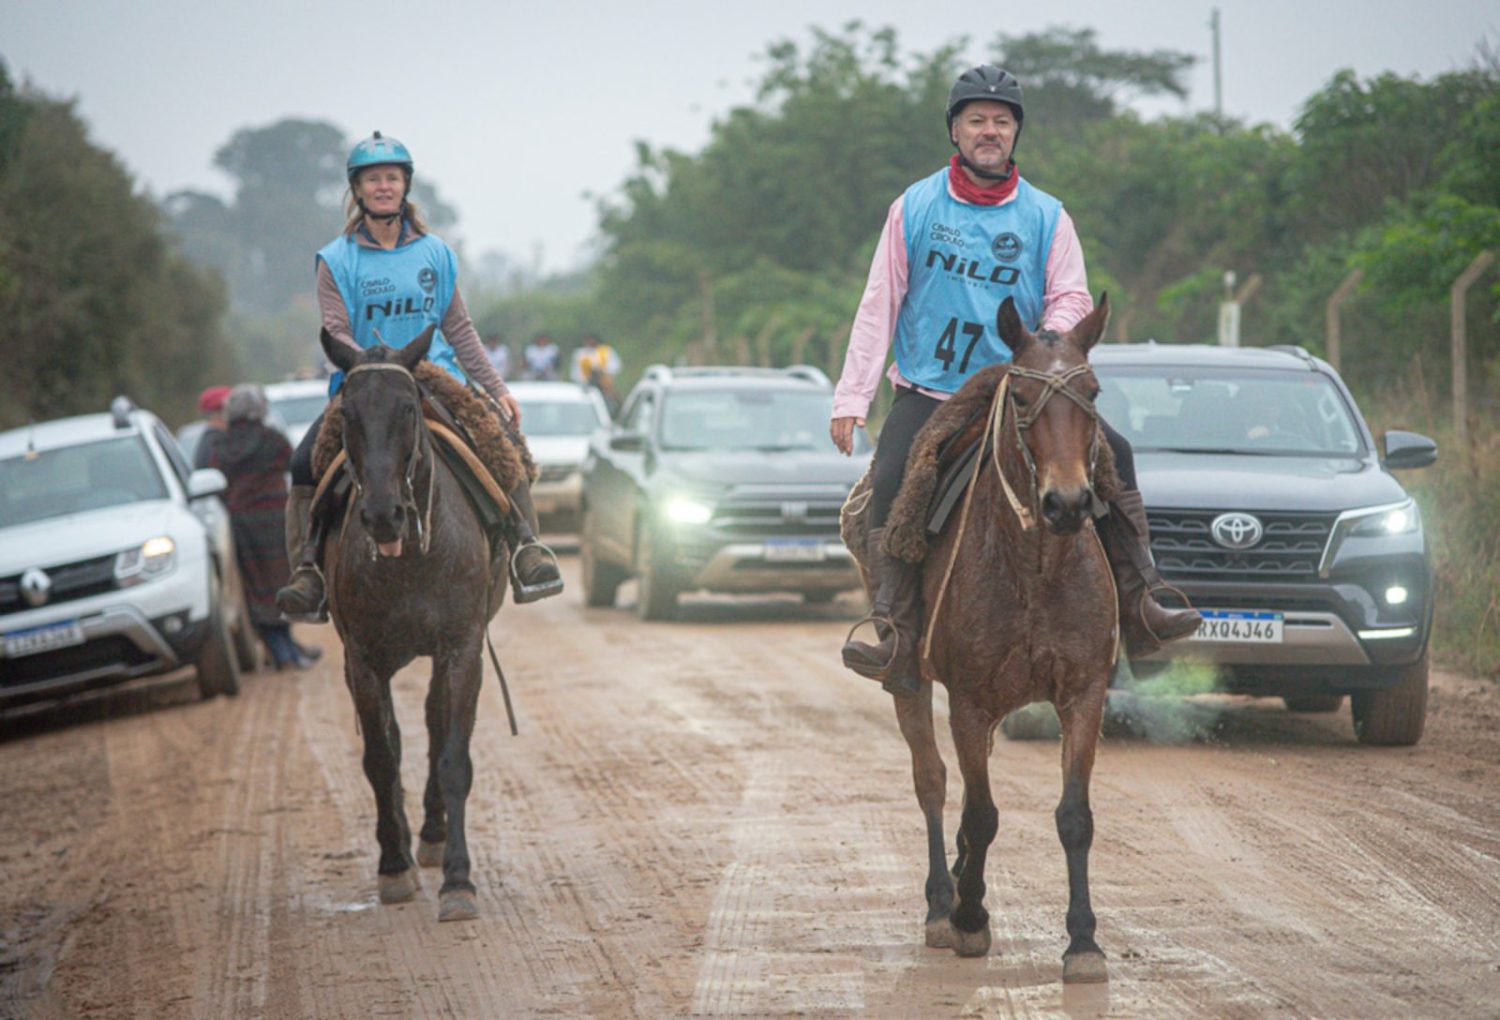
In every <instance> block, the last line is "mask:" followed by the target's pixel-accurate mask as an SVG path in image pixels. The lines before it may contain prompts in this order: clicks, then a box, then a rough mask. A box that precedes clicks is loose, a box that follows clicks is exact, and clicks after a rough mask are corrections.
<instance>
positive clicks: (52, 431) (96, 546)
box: [0, 398, 258, 707]
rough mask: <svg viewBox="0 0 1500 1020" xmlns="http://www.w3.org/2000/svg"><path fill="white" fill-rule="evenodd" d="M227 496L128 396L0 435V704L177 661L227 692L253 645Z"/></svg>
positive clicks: (207, 688)
mask: <svg viewBox="0 0 1500 1020" xmlns="http://www.w3.org/2000/svg"><path fill="white" fill-rule="evenodd" d="M224 488H225V480H224V476H223V474H221V473H220V472H218V471H215V470H205V471H194V470H192V468H191V467H189V465H188V463H187V460H186V459H185V458H184V457H183V455H182V451H181V449H180V448H179V447H178V446H177V443H176V441H175V440H174V439H173V438H172V436H171V434H170V433H169V432H168V431H167V430H166V428H165V427H164V426H163V425H162V423H161V422H160V421H159V420H158V419H157V418H156V417H155V416H154V415H152V414H150V413H149V412H146V411H142V410H138V409H136V408H134V407H133V406H132V405H131V404H130V402H129V401H128V400H126V399H125V398H117V399H116V400H115V403H114V404H113V405H112V408H111V412H110V413H109V414H93V415H84V416H81V417H77V418H64V419H61V420H58V421H51V422H46V423H42V424H37V425H31V426H27V427H25V428H19V429H13V430H11V431H9V432H4V433H0V707H11V706H13V705H19V704H24V703H27V702H35V701H42V700H51V699H56V698H59V697H63V696H66V695H68V694H72V693H74V692H76V691H80V690H83V689H86V688H90V687H96V686H102V685H105V684H111V683H117V682H119V681H122V680H126V679H130V678H132V677H138V676H145V675H148V674H154V673H165V672H168V671H170V670H174V669H177V668H179V667H181V666H186V665H193V666H196V667H197V672H198V686H199V689H200V691H201V692H202V694H203V696H204V697H205V698H209V697H213V696H214V695H216V694H235V693H238V691H239V674H240V670H241V668H244V669H253V668H254V665H255V662H256V659H257V652H258V646H257V643H256V641H255V638H254V635H253V633H252V631H251V626H250V620H249V616H248V614H247V613H246V612H245V611H244V608H243V607H244V597H243V594H242V589H241V586H240V579H239V571H238V569H237V567H236V563H235V554H234V544H233V541H234V540H233V538H232V537H231V533H230V528H229V514H228V512H227V511H226V510H225V509H224V505H223V504H222V503H221V502H220V501H219V500H218V498H217V496H218V494H219V493H221V492H223V491H224Z"/></svg>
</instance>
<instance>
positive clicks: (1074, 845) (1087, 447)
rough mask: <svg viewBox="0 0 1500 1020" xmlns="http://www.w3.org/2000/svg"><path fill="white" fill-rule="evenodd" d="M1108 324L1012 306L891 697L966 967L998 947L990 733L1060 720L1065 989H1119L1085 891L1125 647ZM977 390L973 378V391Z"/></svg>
mask: <svg viewBox="0 0 1500 1020" xmlns="http://www.w3.org/2000/svg"><path fill="white" fill-rule="evenodd" d="M1108 317H1109V300H1108V297H1107V296H1101V299H1100V302H1099V306H1098V307H1097V308H1096V309H1094V311H1092V312H1091V313H1090V314H1089V315H1088V316H1086V317H1085V318H1084V319H1083V320H1082V321H1081V322H1079V323H1078V324H1077V326H1075V327H1074V328H1073V329H1072V330H1070V331H1069V332H1068V333H1066V334H1063V335H1058V334H1057V333H1054V332H1049V331H1045V330H1044V331H1042V332H1039V333H1036V334H1033V333H1031V332H1030V331H1029V330H1027V329H1026V327H1025V326H1024V324H1023V323H1022V322H1021V319H1020V316H1019V315H1018V314H1017V312H1016V308H1015V303H1014V302H1013V301H1012V300H1010V299H1008V298H1007V299H1006V301H1005V302H1004V304H1002V305H1001V307H1000V309H999V312H998V314H997V316H996V325H997V327H998V329H999V334H1000V337H1001V338H1002V339H1003V340H1004V341H1005V343H1006V345H1007V346H1008V347H1009V348H1010V349H1011V351H1012V352H1013V355H1014V357H1013V360H1012V361H1011V363H1010V364H1009V365H1000V366H994V367H992V368H987V369H985V370H984V372H985V373H990V376H989V378H988V380H987V382H988V384H989V385H991V386H993V387H994V390H995V395H994V398H993V400H992V401H991V402H990V404H989V414H988V416H987V417H986V418H984V419H982V420H981V421H980V422H976V423H975V424H974V425H973V426H971V429H970V431H971V432H972V431H979V430H981V429H982V431H980V432H979V437H978V441H979V442H980V443H982V444H983V445H982V446H981V447H980V451H979V460H978V466H977V467H976V469H975V473H974V476H973V478H972V480H971V482H970V486H969V489H968V491H967V493H966V495H965V497H964V498H965V502H964V504H963V509H962V511H961V512H960V513H959V515H958V518H959V519H958V523H957V525H956V526H954V525H953V524H951V523H950V525H949V526H948V528H947V529H946V530H945V531H944V532H943V533H942V534H941V535H939V536H937V537H936V538H935V539H933V541H932V544H931V546H930V548H929V550H928V554H927V558H926V560H925V562H924V568H923V585H922V587H923V597H924V605H925V606H926V607H927V620H926V626H925V628H924V630H925V638H924V644H923V647H922V648H921V651H922V653H923V654H922V659H921V662H922V670H921V672H922V686H921V690H920V692H919V693H918V694H917V695H916V696H914V697H906V698H902V697H898V698H895V699H894V701H895V706H896V715H897V719H898V721H899V723H900V726H901V733H902V735H903V736H904V737H905V738H906V742H907V745H908V747H909V748H910V749H911V756H912V773H913V778H914V780H915V785H916V793H917V800H918V802H919V804H920V805H921V808H922V813H923V815H924V816H925V818H926V822H927V847H928V857H929V870H928V875H927V883H926V895H927V903H928V912H927V918H926V941H927V944H928V945H929V946H947V947H951V948H952V949H953V950H954V951H955V952H957V953H958V955H960V956H983V955H985V954H987V953H988V952H989V948H990V931H989V914H988V912H987V911H986V910H985V908H984V894H985V885H984V866H985V855H986V853H987V851H988V849H989V846H990V843H991V841H992V840H993V839H994V837H995V833H996V830H997V828H998V813H997V811H996V809H995V803H994V799H993V797H992V795H991V791H990V778H989V754H990V748H991V742H992V738H993V733H994V729H995V727H996V725H997V724H998V723H999V722H1000V721H1001V720H1002V719H1004V718H1005V716H1006V715H1007V714H1009V713H1010V712H1012V711H1014V710H1016V709H1018V708H1021V707H1022V706H1024V705H1026V704H1028V703H1030V702H1033V701H1050V702H1051V703H1052V704H1053V705H1054V706H1055V707H1056V709H1057V714H1058V717H1059V719H1060V721H1061V724H1062V773H1063V788H1062V798H1061V800H1060V802H1059V803H1058V805H1057V810H1056V813H1055V820H1056V825H1057V833H1058V837H1059V839H1060V840H1061V842H1062V846H1063V850H1064V853H1065V856H1066V859H1067V868H1068V912H1067V931H1068V935H1069V938H1070V942H1069V944H1068V947H1067V950H1066V951H1065V952H1064V953H1063V980H1064V981H1067V982H1074V981H1079V982H1085V981H1104V980H1107V976H1108V975H1107V968H1106V965H1105V957H1104V953H1103V952H1102V951H1101V950H1100V948H1099V946H1098V944H1097V943H1096V942H1095V941H1094V929H1095V918H1094V912H1093V908H1092V906H1091V904H1090V901H1089V883H1088V857H1089V847H1090V845H1091V843H1092V842H1093V833H1094V822H1093V814H1092V812H1091V810H1090V808H1089V777H1090V774H1091V772H1092V770H1093V766H1094V752H1095V748H1096V746H1097V744H1098V740H1099V728H1100V723H1101V720H1102V718H1103V713H1104V706H1105V694H1106V691H1107V689H1108V687H1109V681H1110V675H1111V672H1112V669H1113V666H1114V661H1115V654H1116V645H1117V638H1118V624H1117V622H1116V621H1117V618H1118V617H1117V606H1116V592H1115V587H1114V579H1113V576H1112V574H1111V572H1110V566H1109V562H1108V561H1107V559H1106V558H1105V554H1104V550H1103V547H1102V546H1101V544H1100V542H1099V539H1098V537H1097V535H1096V534H1095V531H1094V526H1093V522H1092V518H1091V510H1092V508H1093V507H1095V506H1096V505H1097V503H1096V493H1095V492H1094V489H1093V487H1092V485H1093V481H1094V469H1095V466H1096V459H1097V458H1098V457H1100V455H1101V451H1105V453H1106V455H1107V449H1108V448H1107V446H1106V444H1105V443H1104V439H1103V436H1102V434H1101V433H1100V431H1099V428H1098V414H1097V412H1096V410H1095V408H1094V398H1095V397H1096V396H1097V395H1098V392H1099V384H1098V382H1097V381H1096V380H1095V378H1094V375H1093V372H1092V371H1091V370H1090V368H1089V366H1088V352H1089V350H1090V349H1091V348H1092V347H1093V346H1094V345H1095V344H1096V343H1097V342H1098V341H1099V338H1100V337H1101V336H1102V335H1103V334H1104V328H1105V325H1106V323H1107V321H1108ZM981 374H983V373H981ZM997 378H998V379H999V382H998V384H997V383H996V380H997ZM979 382H980V380H979V379H978V378H977V377H976V379H974V380H971V382H970V384H969V385H970V386H973V385H975V384H979ZM966 388H967V387H966ZM961 392H962V391H961ZM920 443H921V439H920V438H919V439H918V444H919V445H920ZM1110 463H1111V464H1112V461H1111V462H1110ZM1109 474H1110V477H1113V469H1112V467H1111V468H1110V469H1109ZM887 530H888V531H889V528H888V529H887ZM934 682H935V683H941V684H943V686H945V687H946V688H947V689H948V704H949V710H950V717H951V718H950V724H951V728H952V732H953V742H954V745H955V746H956V749H957V752H958V766H959V770H960V772H961V773H962V776H963V783H964V796H963V811H962V815H961V820H960V824H959V830H958V837H957V841H956V842H957V859H956V861H955V863H954V865H953V871H952V874H951V875H950V873H949V871H948V869H947V867H946V860H945V856H944V855H945V850H944V846H943V802H944V798H945V795H946V786H947V777H946V772H945V769H944V766H943V761H942V758H941V756H940V755H939V753H938V747H937V742H936V740H935V738H934V734H933V719H932V690H933V686H932V685H933V683H934ZM955 879H956V880H957V882H956V884H957V890H956V892H957V897H956V902H955Z"/></svg>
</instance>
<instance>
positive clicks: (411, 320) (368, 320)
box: [276, 131, 562, 620]
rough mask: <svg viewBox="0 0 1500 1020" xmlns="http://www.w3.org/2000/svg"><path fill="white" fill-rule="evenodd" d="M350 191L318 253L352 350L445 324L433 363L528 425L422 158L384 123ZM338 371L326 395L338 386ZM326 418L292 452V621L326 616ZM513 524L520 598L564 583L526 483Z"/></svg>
mask: <svg viewBox="0 0 1500 1020" xmlns="http://www.w3.org/2000/svg"><path fill="white" fill-rule="evenodd" d="M345 169H346V171H347V177H348V181H349V196H348V200H347V202H346V211H347V213H348V217H349V220H348V223H347V224H345V226H344V231H343V233H342V234H340V235H339V236H338V237H336V238H334V239H333V240H332V241H330V242H329V243H328V244H327V245H325V246H324V247H323V249H322V250H321V251H319V252H318V254H317V271H318V307H319V310H320V311H321V313H322V319H323V327H324V328H325V329H326V330H327V331H328V332H329V333H330V334H331V335H332V336H333V337H334V339H335V340H337V341H339V342H341V343H344V344H346V345H348V346H349V347H350V348H351V350H354V351H358V350H360V349H361V348H363V349H368V348H371V347H374V346H376V345H378V344H384V345H385V346H387V347H393V348H400V347H404V346H405V345H406V344H407V343H409V342H411V341H412V339H413V338H415V337H416V336H418V335H419V334H420V333H421V332H422V331H423V329H425V328H426V327H427V326H428V325H431V324H436V325H437V327H438V329H437V332H436V334H435V335H434V336H433V338H432V345H431V348H430V349H429V351H428V355H427V357H428V360H430V361H432V362H434V363H435V364H437V365H438V366H439V367H441V368H443V369H445V370H446V371H447V372H449V373H450V374H451V375H453V376H454V377H455V378H457V379H458V380H459V381H460V382H467V381H468V380H469V379H471V378H472V379H473V380H474V381H475V382H476V383H478V384H479V385H480V386H481V387H483V389H484V391H485V393H486V394H488V396H489V397H490V398H491V399H492V400H493V401H494V404H495V406H496V408H497V409H498V411H499V414H500V416H501V418H502V420H503V421H504V422H505V424H507V425H508V426H509V427H511V428H513V429H517V430H519V429H520V426H521V408H520V405H519V404H517V403H516V398H515V397H513V396H511V394H510V390H509V389H508V388H507V387H506V385H505V381H504V380H503V379H501V378H500V374H499V373H498V372H497V371H495V368H494V366H493V364H491V362H490V359H489V357H488V355H487V353H486V351H485V349H484V344H483V343H482V342H481V341H480V338H479V333H478V332H477V331H476V330H475V329H474V323H473V322H472V321H471V320H470V319H469V312H468V309H467V308H466V307H465V305H464V301H463V298H462V297H461V296H460V295H459V292H458V280H457V270H458V259H457V257H456V256H455V255H454V254H453V249H451V248H449V247H448V246H447V245H446V244H444V243H443V242H442V241H441V240H439V239H438V238H437V237H435V236H433V235H432V234H431V233H429V232H428V229H427V224H426V223H425V222H424V221H423V219H422V215H421V212H420V211H419V210H418V208H417V206H416V205H415V204H414V203H413V202H412V201H411V200H410V198H409V196H410V194H411V182H412V171H413V162H412V158H411V153H410V152H409V151H408V150H407V148H406V146H404V145H402V144H401V143H400V142H398V141H397V140H396V139H394V138H385V137H382V136H381V134H380V132H379V131H376V132H375V133H374V135H372V136H371V137H369V138H366V139H365V140H364V141H362V142H360V143H359V144H358V145H356V146H355V147H354V149H353V151H351V152H350V153H349V159H348V162H347V165H346V168H345ZM342 383H343V373H342V372H339V373H336V374H335V375H334V377H333V381H332V383H331V384H330V387H329V393H330V394H333V393H337V392H338V390H339V387H340V386H341V385H342ZM321 423H322V417H321V416H320V417H319V418H318V420H317V421H316V422H314V423H313V425H312V427H311V428H309V429H308V430H307V434H306V435H305V436H304V437H303V439H302V442H301V443H300V444H299V445H298V446H297V450H296V452H295V453H294V454H293V455H292V463H291V472H292V489H291V495H290V498H289V500H288V503H287V514H286V543H287V558H288V559H289V560H291V561H292V562H293V563H295V564H297V567H296V570H295V571H294V572H293V573H292V577H291V580H290V581H289V582H288V584H287V586H286V587H285V588H283V589H281V591H280V592H278V593H277V596H276V604H277V606H278V607H280V609H281V610H282V612H283V613H285V614H286V616H287V617H288V618H289V619H317V620H323V619H327V616H326V611H325V609H324V601H325V592H324V582H323V575H322V572H321V571H320V569H319V567H318V556H319V548H318V547H319V545H320V544H321V537H322V536H321V530H322V529H321V528H315V527H313V525H312V522H311V521H310V520H309V516H310V510H311V507H312V498H313V494H314V492H315V491H316V485H317V479H316V478H315V477H314V476H313V468H312V456H313V447H314V445H315V444H316V442H317V438H318V432H319V426H320V425H321ZM510 498H511V517H510V522H509V524H510V528H511V530H512V532H513V534H512V536H511V537H512V538H513V540H514V541H513V543H512V544H513V547H514V548H515V549H516V553H515V555H514V556H512V557H511V585H512V588H513V590H514V593H515V599H516V601H517V602H533V601H535V600H537V599H541V598H546V597H548V596H550V595H556V594H557V593H558V592H560V591H562V576H561V574H559V573H558V569H557V558H556V557H555V556H554V555H553V553H552V551H551V550H550V549H548V548H547V547H546V546H544V545H542V544H541V543H540V542H538V541H537V540H536V529H537V522H536V511H535V510H534V509H533V508H532V504H531V490H530V486H529V485H528V483H527V482H526V481H525V480H524V479H523V480H522V481H521V482H520V483H519V484H518V485H517V486H516V487H515V489H514V490H513V491H512V492H511V493H510Z"/></svg>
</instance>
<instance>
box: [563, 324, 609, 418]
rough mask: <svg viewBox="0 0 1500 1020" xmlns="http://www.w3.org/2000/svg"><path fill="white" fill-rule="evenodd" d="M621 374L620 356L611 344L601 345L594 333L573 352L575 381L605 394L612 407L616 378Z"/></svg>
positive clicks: (584, 339) (587, 335)
mask: <svg viewBox="0 0 1500 1020" xmlns="http://www.w3.org/2000/svg"><path fill="white" fill-rule="evenodd" d="M619 372H620V356H619V355H618V354H616V353H615V349H614V348H613V347H611V346H609V344H606V343H601V342H600V341H599V337H598V336H597V335H595V334H593V333H586V334H584V337H583V345H582V346H581V347H579V348H578V349H577V350H575V351H574V352H573V370H572V373H571V374H572V377H573V381H574V382H576V383H578V384H580V385H582V386H592V387H594V388H595V389H597V390H598V391H599V392H600V393H603V394H604V399H605V400H607V401H609V403H610V407H614V404H615V376H616V375H618V374H619Z"/></svg>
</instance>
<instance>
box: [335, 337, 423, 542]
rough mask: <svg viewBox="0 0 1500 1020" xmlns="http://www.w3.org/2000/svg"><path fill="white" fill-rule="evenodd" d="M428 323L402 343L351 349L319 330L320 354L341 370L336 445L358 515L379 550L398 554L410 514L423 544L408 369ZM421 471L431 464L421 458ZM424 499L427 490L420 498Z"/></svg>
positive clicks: (419, 448)
mask: <svg viewBox="0 0 1500 1020" xmlns="http://www.w3.org/2000/svg"><path fill="white" fill-rule="evenodd" d="M432 333H433V327H432V326H428V327H427V329H425V330H424V331H423V332H422V333H421V335H419V336H418V337H417V338H416V339H415V340H413V341H412V342H411V343H409V344H407V345H406V346H405V347H400V348H391V347H386V346H384V345H378V346H375V347H371V348H370V349H368V350H365V351H359V350H355V349H354V348H353V347H351V346H349V345H348V344H345V343H340V342H339V341H338V340H335V339H334V338H333V336H332V335H331V334H330V333H329V332H328V330H326V329H325V330H323V332H322V336H321V338H320V339H321V341H322V344H323V351H324V353H326V354H327V355H328V360H329V361H330V362H332V363H333V364H334V365H336V366H337V367H338V368H340V369H342V370H343V371H344V373H345V379H344V386H343V389H342V390H341V395H342V413H343V418H344V451H345V452H346V453H347V454H348V458H349V472H350V477H352V478H353V479H354V487H355V491H356V492H357V494H358V498H359V517H360V522H361V523H362V524H363V525H364V527H365V530H366V531H367V532H369V534H370V537H371V538H373V539H374V540H375V547H376V549H377V550H378V551H379V552H380V554H381V555H382V556H400V555H401V548H402V537H403V536H404V535H405V534H406V529H407V525H408V523H409V522H410V521H409V518H408V515H410V518H411V519H414V520H415V523H416V524H417V527H418V537H419V539H421V540H422V541H423V542H424V544H425V539H426V529H425V528H424V527H423V524H422V521H421V518H420V516H419V514H420V513H421V510H422V508H421V506H420V505H419V503H418V501H417V498H416V492H415V488H414V479H415V478H416V475H417V473H418V468H419V467H420V466H421V462H422V459H423V451H424V449H425V443H424V442H423V439H422V435H423V431H424V429H425V425H424V424H423V421H422V398H421V393H420V392H419V391H418V389H417V381H416V379H415V377H414V376H413V375H412V373H413V372H414V371H415V370H416V367H417V365H418V364H420V363H421V361H422V359H423V358H425V357H426V356H427V350H428V348H429V347H430V346H431V345H432ZM427 477H428V480H429V482H430V480H431V478H432V472H431V469H430V466H429V469H428V471H427ZM426 505H427V506H428V507H430V506H431V496H430V493H429V496H428V500H427V501H426Z"/></svg>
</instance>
